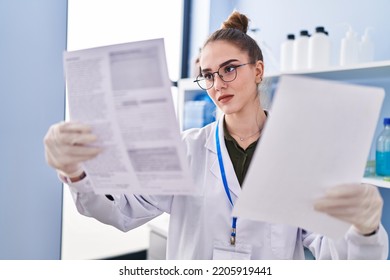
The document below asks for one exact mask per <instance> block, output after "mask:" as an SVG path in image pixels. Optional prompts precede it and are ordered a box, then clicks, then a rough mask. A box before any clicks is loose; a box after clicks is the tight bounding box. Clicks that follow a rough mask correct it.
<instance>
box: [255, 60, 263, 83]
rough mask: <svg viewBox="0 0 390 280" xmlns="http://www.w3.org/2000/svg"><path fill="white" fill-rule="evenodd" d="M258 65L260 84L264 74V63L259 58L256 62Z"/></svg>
mask: <svg viewBox="0 0 390 280" xmlns="http://www.w3.org/2000/svg"><path fill="white" fill-rule="evenodd" d="M255 67H256V84H260V83H261V81H262V80H263V76H264V63H263V61H261V60H258V61H257V62H256V64H255Z"/></svg>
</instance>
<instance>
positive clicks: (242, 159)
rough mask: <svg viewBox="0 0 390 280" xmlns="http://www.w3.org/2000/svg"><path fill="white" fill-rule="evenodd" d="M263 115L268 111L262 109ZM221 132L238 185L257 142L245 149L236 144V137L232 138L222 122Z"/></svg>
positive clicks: (241, 180) (246, 169)
mask: <svg viewBox="0 0 390 280" xmlns="http://www.w3.org/2000/svg"><path fill="white" fill-rule="evenodd" d="M264 113H265V115H266V116H267V117H268V112H267V111H264ZM223 133H224V136H225V145H226V148H227V150H228V153H229V156H230V160H231V161H232V163H233V167H234V171H235V173H236V176H237V179H238V182H239V183H240V186H242V183H243V182H244V179H245V176H246V173H247V171H248V167H249V165H250V163H251V161H252V157H253V154H254V153H255V150H256V147H257V142H258V140H256V141H255V142H253V143H251V144H250V145H249V146H248V148H246V150H244V149H243V148H241V147H240V145H238V143H237V141H236V139H234V138H233V137H232V136H231V135H230V133H229V131H228V129H227V128H226V123H225V122H223Z"/></svg>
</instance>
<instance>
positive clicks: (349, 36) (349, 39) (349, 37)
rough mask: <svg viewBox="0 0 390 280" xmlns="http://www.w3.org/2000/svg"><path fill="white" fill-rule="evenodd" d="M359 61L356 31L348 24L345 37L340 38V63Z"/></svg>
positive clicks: (349, 63) (347, 63)
mask: <svg viewBox="0 0 390 280" xmlns="http://www.w3.org/2000/svg"><path fill="white" fill-rule="evenodd" d="M358 62H359V42H358V39H357V34H356V32H354V31H353V29H352V27H351V26H349V28H348V31H347V33H346V34H345V37H344V38H343V39H341V46H340V65H341V66H344V65H351V64H356V63H358Z"/></svg>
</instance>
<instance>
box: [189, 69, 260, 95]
mask: <svg viewBox="0 0 390 280" xmlns="http://www.w3.org/2000/svg"><path fill="white" fill-rule="evenodd" d="M248 64H254V63H253V62H247V63H243V64H239V65H222V66H220V67H219V68H218V70H217V71H215V72H212V73H208V74H211V75H212V77H213V82H212V83H211V85H210V86H209V87H202V86H201V85H200V82H201V81H203V80H205V79H204V78H202V79H200V78H201V77H203V74H202V73H201V74H199V75H198V76H197V77H196V80H195V81H194V83H195V82H196V83H197V84H198V86H199V87H200V88H201V89H203V90H209V89H210V88H212V87H213V86H214V82H215V78H214V77H215V74H218V76H219V77H220V78H221V80H222V81H224V82H225V83H230V82H233V81H234V80H235V79H236V78H237V68H239V67H241V66H245V65H248ZM223 67H232V68H234V71H235V76H234V78H233V79H232V80H229V81H226V80H224V79H223V75H221V74H220V73H219V70H221V68H223Z"/></svg>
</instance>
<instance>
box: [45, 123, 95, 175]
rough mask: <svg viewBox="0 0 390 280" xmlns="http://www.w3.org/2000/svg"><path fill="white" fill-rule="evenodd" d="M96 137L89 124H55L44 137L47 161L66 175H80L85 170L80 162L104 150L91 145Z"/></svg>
mask: <svg viewBox="0 0 390 280" xmlns="http://www.w3.org/2000/svg"><path fill="white" fill-rule="evenodd" d="M96 139H97V137H96V136H95V135H94V134H92V131H91V127H90V126H88V125H85V124H80V123H74V122H61V123H57V124H54V125H52V126H51V127H50V128H49V130H48V131H47V133H46V135H45V138H44V145H45V157H46V161H47V163H48V164H49V165H50V166H52V167H53V168H55V169H57V170H58V171H59V172H60V173H61V174H62V175H64V176H68V177H74V176H78V175H80V174H81V173H82V172H83V170H82V169H81V166H80V163H81V162H84V161H86V160H89V159H92V158H94V157H96V156H97V155H98V154H99V153H100V152H101V151H102V148H99V147H93V146H91V145H90V144H92V143H93V142H95V141H96Z"/></svg>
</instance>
